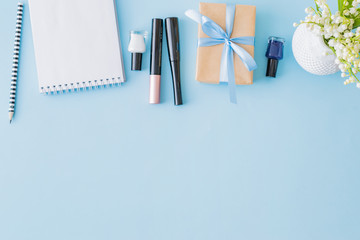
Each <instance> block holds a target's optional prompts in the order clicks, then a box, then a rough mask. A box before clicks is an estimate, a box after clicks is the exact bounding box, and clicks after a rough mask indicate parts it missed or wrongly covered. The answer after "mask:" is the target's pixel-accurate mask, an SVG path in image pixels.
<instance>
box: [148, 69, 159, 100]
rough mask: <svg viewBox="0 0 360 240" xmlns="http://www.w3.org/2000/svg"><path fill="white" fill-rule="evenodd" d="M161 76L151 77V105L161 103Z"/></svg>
mask: <svg viewBox="0 0 360 240" xmlns="http://www.w3.org/2000/svg"><path fill="white" fill-rule="evenodd" d="M160 79H161V76H160V75H150V98H149V103H150V104H159V103H160V81H161V80H160Z"/></svg>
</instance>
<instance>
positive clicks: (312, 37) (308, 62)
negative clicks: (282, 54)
mask: <svg viewBox="0 0 360 240" xmlns="http://www.w3.org/2000/svg"><path fill="white" fill-rule="evenodd" d="M292 48H293V53H294V57H295V59H296V61H297V62H298V63H299V65H300V66H301V67H302V68H303V69H305V70H306V71H307V72H309V73H312V74H315V75H330V74H334V73H336V72H338V71H339V66H338V65H337V64H336V63H335V59H336V57H335V55H334V53H333V52H332V51H331V49H330V48H329V47H328V46H326V44H325V43H324V40H323V37H322V36H318V35H316V34H315V33H313V32H311V31H310V30H309V29H308V28H307V27H306V26H305V24H301V25H300V26H299V27H298V28H297V29H296V31H295V33H294V37H293V42H292ZM325 52H326V53H328V54H329V55H324V53H325Z"/></svg>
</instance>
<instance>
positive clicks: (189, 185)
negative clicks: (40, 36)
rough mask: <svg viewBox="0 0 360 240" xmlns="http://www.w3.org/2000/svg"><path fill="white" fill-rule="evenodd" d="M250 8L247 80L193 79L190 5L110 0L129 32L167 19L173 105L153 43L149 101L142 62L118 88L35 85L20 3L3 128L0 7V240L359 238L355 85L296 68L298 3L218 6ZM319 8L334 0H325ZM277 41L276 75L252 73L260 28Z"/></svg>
mask: <svg viewBox="0 0 360 240" xmlns="http://www.w3.org/2000/svg"><path fill="white" fill-rule="evenodd" d="M223 2H229V3H238V4H252V5H256V6H257V23H256V60H257V62H258V65H259V68H258V70H256V71H255V77H254V85H252V86H239V87H237V94H238V100H239V104H237V105H233V104H230V103H229V98H228V88H227V86H226V85H223V86H213V85H206V84H201V83H198V82H196V81H195V79H194V75H195V61H196V45H197V43H196V42H197V41H196V37H197V25H196V24H195V23H194V22H192V21H191V20H189V19H187V18H186V17H185V16H184V11H185V10H186V9H189V8H194V9H197V8H198V2H197V1H194V0H181V1H167V0H153V1H146V0H131V1H122V0H118V1H117V5H118V6H117V8H118V11H119V19H120V30H121V34H122V36H121V38H122V43H123V48H124V49H126V45H127V43H128V35H127V33H128V32H129V30H132V29H145V30H147V31H150V22H151V18H152V17H168V16H179V17H180V21H181V25H180V28H181V47H182V49H181V55H182V62H181V64H182V66H181V67H182V84H183V93H184V100H185V105H184V106H182V107H175V106H174V105H173V93H172V84H171V78H170V72H169V71H170V69H169V63H168V58H167V49H166V44H165V45H164V58H163V66H164V67H163V78H162V79H163V81H162V99H161V100H162V104H161V105H158V106H151V105H149V104H148V88H149V87H148V68H149V62H148V59H149V52H147V53H146V54H145V56H144V66H143V68H144V71H142V72H130V71H129V68H130V61H129V60H130V55H129V54H128V52H126V51H124V58H125V67H126V74H127V79H128V82H127V83H126V84H124V85H123V86H122V87H120V88H109V89H104V90H98V91H93V92H85V93H78V94H69V95H58V96H42V95H40V94H39V93H38V83H37V75H36V68H35V59H34V49H33V42H32V35H31V27H30V21H29V12H28V5H25V21H24V28H23V33H24V34H23V42H22V43H23V44H22V50H21V66H20V76H19V83H18V95H17V96H18V97H17V111H16V117H15V119H14V122H13V124H12V125H9V123H8V113H7V111H8V100H9V99H8V98H9V88H10V75H11V74H10V68H11V58H12V49H13V40H14V28H15V26H14V25H15V17H16V3H17V2H16V1H14V0H6V1H1V3H0V36H1V38H0V79H1V81H0V110H1V112H2V115H1V116H2V117H1V118H0V150H1V151H0V239H1V240H48V239H52V240H79V239H84V240H85V239H86V240H93V239H94V240H95V239H109V240H115V239H126V240H140V239H148V240H162V239H163V240H168V239H174V240H177V239H179V240H180V239H187V240H189V239H194V240H195V239H196V240H212V239H214V240H215V239H216V240H218V239H233V240H235V239H236V240H239V239H247V240H265V239H266V240H288V239H292V240H304V239H327V240H335V239H336V240H344V239H346V240H355V239H360V227H359V226H360V206H359V203H360V193H359V189H360V174H359V168H360V163H359V159H360V158H359V136H360V129H359V118H360V112H359V111H360V109H359V100H360V90H359V89H357V88H356V87H354V86H348V87H345V86H344V85H343V82H342V79H341V78H340V76H339V74H336V75H334V76H327V77H318V76H313V75H310V74H308V73H306V72H305V71H304V70H302V69H301V68H300V67H299V66H298V65H297V64H296V62H295V60H294V57H293V56H292V52H291V38H292V34H293V32H294V28H293V27H292V23H293V22H295V21H299V20H300V19H303V18H304V17H305V13H304V11H303V10H304V9H305V7H307V6H312V5H313V2H312V1H311V0H306V1H288V0H272V1H269V0H254V1H251V0H244V1H240V0H239V1H223ZM332 2H333V4H332V5H333V6H335V5H336V4H335V1H332ZM270 35H276V36H282V37H285V38H286V39H287V44H286V48H285V53H286V55H285V58H284V60H283V61H282V62H281V63H280V69H279V72H278V78H276V79H267V78H265V77H264V75H265V69H266V58H265V57H264V54H265V49H266V45H267V37H268V36H270Z"/></svg>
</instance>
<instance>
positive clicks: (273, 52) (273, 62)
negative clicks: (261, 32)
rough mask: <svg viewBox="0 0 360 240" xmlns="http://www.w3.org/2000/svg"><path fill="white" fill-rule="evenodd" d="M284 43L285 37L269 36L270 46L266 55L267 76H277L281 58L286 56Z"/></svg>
mask: <svg viewBox="0 0 360 240" xmlns="http://www.w3.org/2000/svg"><path fill="white" fill-rule="evenodd" d="M284 43H285V39H284V38H280V37H269V43H268V48H267V51H266V57H267V58H268V65H267V70H266V76H267V77H273V78H275V77H276V72H277V68H278V64H279V60H282V59H283V57H284Z"/></svg>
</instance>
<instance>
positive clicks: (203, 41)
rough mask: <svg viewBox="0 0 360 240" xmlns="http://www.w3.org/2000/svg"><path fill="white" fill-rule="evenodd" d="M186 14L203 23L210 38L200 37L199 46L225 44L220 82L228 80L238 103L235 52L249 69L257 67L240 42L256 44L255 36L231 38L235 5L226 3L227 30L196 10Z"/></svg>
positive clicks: (232, 96) (234, 99)
mask: <svg viewBox="0 0 360 240" xmlns="http://www.w3.org/2000/svg"><path fill="white" fill-rule="evenodd" d="M185 14H186V16H188V17H189V18H191V19H192V20H194V21H195V22H197V23H199V24H200V25H201V28H202V30H203V32H204V33H205V34H206V35H208V36H209V37H210V38H200V39H199V47H209V46H214V45H219V44H224V49H223V53H222V56H221V66H220V82H228V85H229V91H230V101H231V102H232V103H236V102H237V100H236V83H235V69H234V52H235V53H236V54H237V55H238V56H239V57H240V59H241V61H242V62H243V63H244V65H245V67H246V68H247V70H248V71H253V70H255V69H256V68H257V65H256V62H255V60H254V58H253V57H252V56H251V55H250V54H249V53H248V52H247V51H246V50H245V49H243V48H242V47H240V46H239V45H237V44H236V43H238V44H243V45H251V46H254V42H255V38H254V37H238V38H230V37H231V33H232V30H233V25H234V17H235V5H234V4H227V5H226V32H225V31H224V30H223V29H222V28H221V27H220V26H219V25H218V24H216V23H215V22H214V21H213V20H211V19H210V18H208V17H206V16H204V15H202V14H200V13H199V12H197V11H195V10H188V11H186V12H185Z"/></svg>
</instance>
